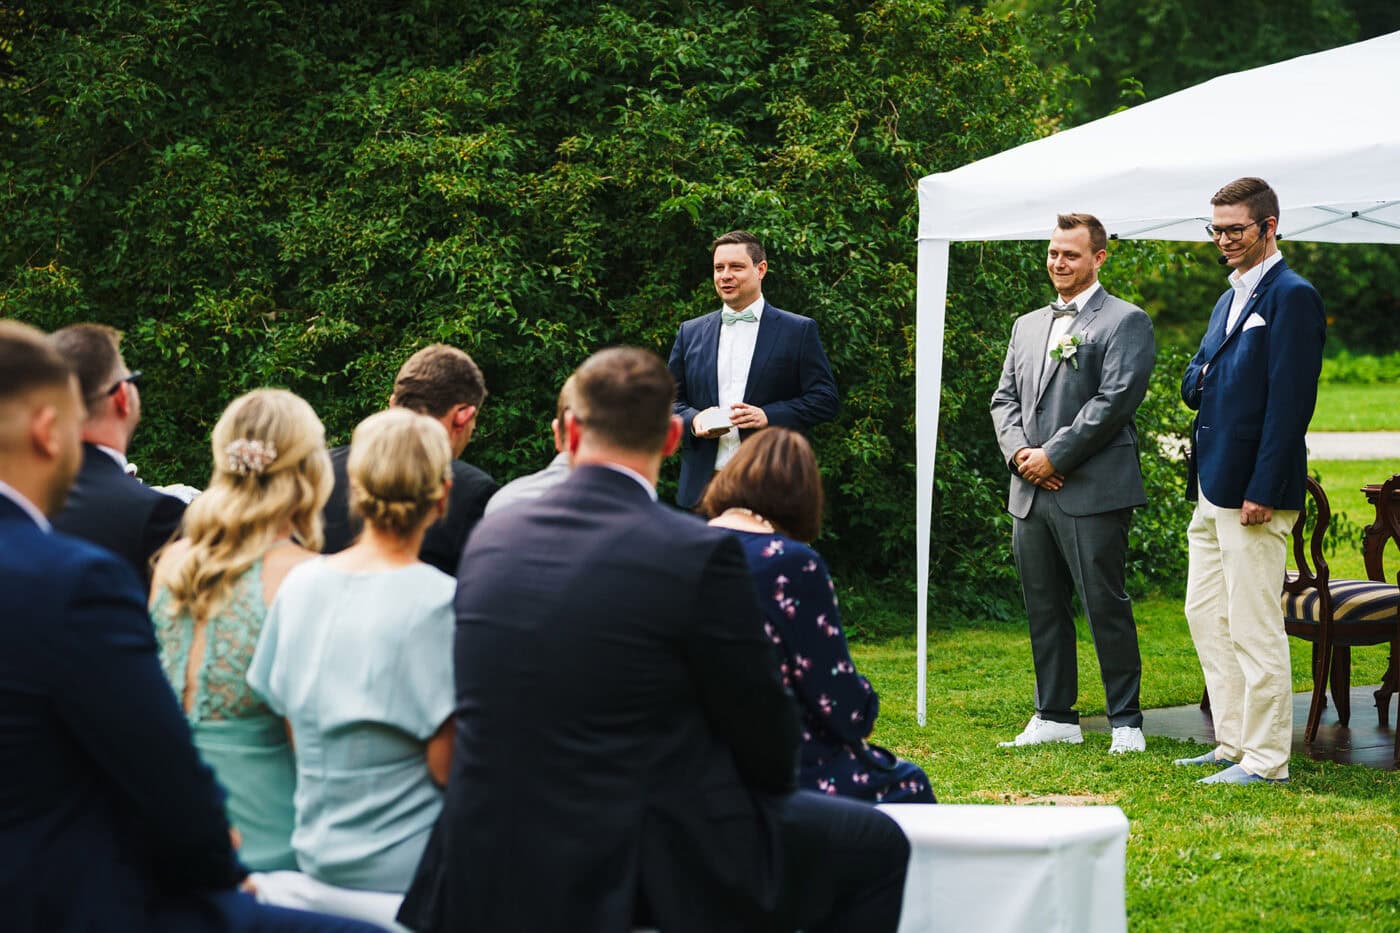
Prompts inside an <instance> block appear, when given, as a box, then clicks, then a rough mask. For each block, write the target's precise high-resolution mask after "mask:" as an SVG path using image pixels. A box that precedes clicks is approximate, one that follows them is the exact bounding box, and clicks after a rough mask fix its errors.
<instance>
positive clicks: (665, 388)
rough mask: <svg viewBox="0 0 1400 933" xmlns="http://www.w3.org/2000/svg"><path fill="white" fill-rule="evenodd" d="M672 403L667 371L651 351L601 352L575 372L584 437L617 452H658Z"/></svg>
mask: <svg viewBox="0 0 1400 933" xmlns="http://www.w3.org/2000/svg"><path fill="white" fill-rule="evenodd" d="M675 400H676V383H675V380H673V379H672V378H671V371H670V370H669V369H667V368H666V364H665V363H663V362H662V361H661V357H659V356H657V355H656V354H655V353H652V352H651V351H650V350H642V349H639V348H637V347H613V348H611V349H608V350H600V351H598V352H597V353H595V354H593V355H592V356H590V357H589V358H588V359H586V360H584V361H583V365H582V366H580V367H579V368H578V369H577V370H576V371H575V372H574V398H573V406H572V407H573V413H574V419H575V420H576V421H577V422H578V424H579V425H581V426H582V428H583V430H584V431H585V432H586V433H588V434H590V435H592V436H594V437H596V438H597V439H598V440H599V441H600V442H602V443H603V444H606V445H607V446H609V447H615V448H617V449H618V450H625V451H629V452H631V453H647V454H651V453H657V452H659V451H660V450H661V449H662V447H664V446H665V444H666V432H667V431H668V430H669V429H670V425H671V407H672V404H673V403H674V402H675Z"/></svg>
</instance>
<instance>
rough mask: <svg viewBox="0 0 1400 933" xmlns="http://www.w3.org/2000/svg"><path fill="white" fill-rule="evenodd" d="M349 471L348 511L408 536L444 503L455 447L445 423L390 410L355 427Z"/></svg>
mask: <svg viewBox="0 0 1400 933" xmlns="http://www.w3.org/2000/svg"><path fill="white" fill-rule="evenodd" d="M346 472H347V473H349V475H350V511H351V512H352V513H353V514H355V515H358V516H360V518H362V519H363V520H364V521H365V523H366V524H369V525H373V526H374V527H375V529H376V530H379V531H382V532H387V533H389V534H394V535H398V536H399V537H404V536H407V535H409V534H411V533H413V532H414V531H417V530H418V528H419V527H420V526H421V525H422V524H423V523H424V521H425V520H426V519H427V518H428V516H429V515H430V514H431V513H432V511H433V509H434V508H436V507H437V504H438V503H439V502H440V501H442V496H443V489H444V486H445V485H446V483H447V481H448V480H449V479H450V478H451V476H452V445H451V443H450V442H449V441H448V439H447V431H446V430H445V429H444V428H443V426H442V423H441V422H439V421H435V420H434V419H432V418H429V417H428V416H427V415H420V414H417V413H416V412H412V411H409V410H408V409H407V408H390V409H388V410H387V411H381V412H379V413H378V414H374V415H370V416H369V417H368V418H366V419H365V420H364V421H361V422H360V424H359V426H358V427H356V428H355V433H354V435H353V436H352V437H351V438H350V461H349V462H348V463H347V464H346Z"/></svg>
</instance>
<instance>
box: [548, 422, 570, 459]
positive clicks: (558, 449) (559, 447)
mask: <svg viewBox="0 0 1400 933" xmlns="http://www.w3.org/2000/svg"><path fill="white" fill-rule="evenodd" d="M549 432H550V433H551V434H553V435H554V452H555V453H559V454H562V453H564V452H565V451H567V450H568V449H569V445H568V442H567V441H566V439H565V437H564V430H563V426H562V425H560V424H559V419H558V418H555V419H554V420H553V421H551V422H550V423H549Z"/></svg>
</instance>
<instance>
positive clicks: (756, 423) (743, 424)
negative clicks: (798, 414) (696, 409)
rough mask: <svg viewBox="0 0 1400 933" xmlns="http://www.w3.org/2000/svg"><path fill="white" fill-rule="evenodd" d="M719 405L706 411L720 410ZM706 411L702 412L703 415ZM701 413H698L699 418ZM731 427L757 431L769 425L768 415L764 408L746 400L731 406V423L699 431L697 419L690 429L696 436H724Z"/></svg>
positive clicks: (697, 417) (692, 422)
mask: <svg viewBox="0 0 1400 933" xmlns="http://www.w3.org/2000/svg"><path fill="white" fill-rule="evenodd" d="M718 410H719V406H718V405H714V406H712V407H710V408H707V409H705V411H718ZM705 411H702V412H700V415H703V414H704V413H705ZM700 415H696V416H695V418H696V419H697V420H698V419H699V417H700ZM731 427H735V428H739V429H741V430H744V431H755V430H758V429H759V428H766V427H768V416H767V415H766V414H764V413H763V409H762V408H759V407H758V406H757V405H749V404H747V403H745V402H735V403H734V404H733V405H730V406H729V424H727V425H724V426H722V427H717V428H713V429H711V430H709V431H703V432H702V431H697V430H696V429H695V421H691V424H690V430H691V433H693V434H694V435H695V436H696V437H723V436H724V435H726V434H728V433H729V429H730V428H731Z"/></svg>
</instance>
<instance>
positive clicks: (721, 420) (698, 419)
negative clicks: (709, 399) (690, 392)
mask: <svg viewBox="0 0 1400 933" xmlns="http://www.w3.org/2000/svg"><path fill="white" fill-rule="evenodd" d="M732 424H733V422H731V421H730V420H729V415H728V414H727V413H725V411H724V409H722V408H707V409H705V410H704V411H702V412H700V414H698V415H696V416H695V433H696V434H709V433H710V432H711V431H718V430H719V429H720V428H729V427H731V426H732Z"/></svg>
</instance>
